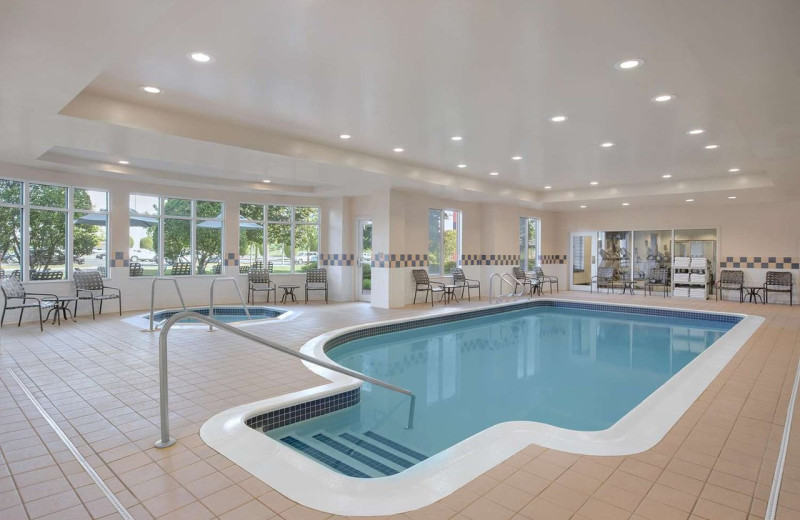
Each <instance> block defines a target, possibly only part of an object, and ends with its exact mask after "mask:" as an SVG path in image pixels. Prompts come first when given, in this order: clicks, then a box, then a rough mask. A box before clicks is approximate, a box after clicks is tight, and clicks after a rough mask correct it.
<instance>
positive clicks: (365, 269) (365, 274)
mask: <svg viewBox="0 0 800 520" xmlns="http://www.w3.org/2000/svg"><path fill="white" fill-rule="evenodd" d="M357 226H358V229H357V235H358V238H357V241H358V242H357V243H358V251H357V256H356V265H357V266H358V272H357V274H356V298H357V299H358V300H360V301H362V302H368V301H370V295H371V293H372V220H371V219H358V222H357Z"/></svg>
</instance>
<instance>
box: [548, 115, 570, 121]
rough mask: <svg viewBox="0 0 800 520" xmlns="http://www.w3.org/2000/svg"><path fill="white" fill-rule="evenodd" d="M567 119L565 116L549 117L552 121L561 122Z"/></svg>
mask: <svg viewBox="0 0 800 520" xmlns="http://www.w3.org/2000/svg"><path fill="white" fill-rule="evenodd" d="M566 120H567V116H553V117H551V118H550V121H552V122H554V123H563V122H564V121H566Z"/></svg>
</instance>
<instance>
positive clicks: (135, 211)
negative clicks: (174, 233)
mask: <svg viewBox="0 0 800 520" xmlns="http://www.w3.org/2000/svg"><path fill="white" fill-rule="evenodd" d="M159 208H160V200H159V198H158V197H154V196H151V195H131V196H130V227H129V228H128V230H129V231H128V232H129V235H128V247H129V251H128V257H129V258H130V261H131V262H136V263H139V264H141V267H142V273H141V276H157V275H158V238H159V237H158V233H159V220H158V214H159ZM133 272H134V273H135V274H137V275H138V271H133Z"/></svg>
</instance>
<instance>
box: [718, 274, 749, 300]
mask: <svg viewBox="0 0 800 520" xmlns="http://www.w3.org/2000/svg"><path fill="white" fill-rule="evenodd" d="M716 285H717V290H716V292H715V293H714V299H715V300H719V299H720V298H722V299H723V300H724V299H725V298H724V294H723V293H722V291H738V292H739V303H742V302H743V301H744V271H731V270H728V269H723V270H722V271H720V273H719V280H718V281H717V284H716Z"/></svg>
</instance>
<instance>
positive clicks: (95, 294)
mask: <svg viewBox="0 0 800 520" xmlns="http://www.w3.org/2000/svg"><path fill="white" fill-rule="evenodd" d="M73 277H74V280H75V296H77V297H78V299H77V300H75V311H74V312H73V313H72V316H73V317H74V316H77V315H78V302H79V301H80V300H89V301H90V302H91V304H92V319H95V312H94V302H96V301H99V302H100V312H98V313H97V314H103V302H104V301H106V300H117V303H119V315H120V316H122V291H120V290H119V289H117V288H116V287H109V286H107V285H105V284H104V283H103V275H101V274H100V273H99V272H98V271H75V273H74V274H73ZM106 290H112V291H117V293H116V294H114V293H110V294H108V293H106Z"/></svg>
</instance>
